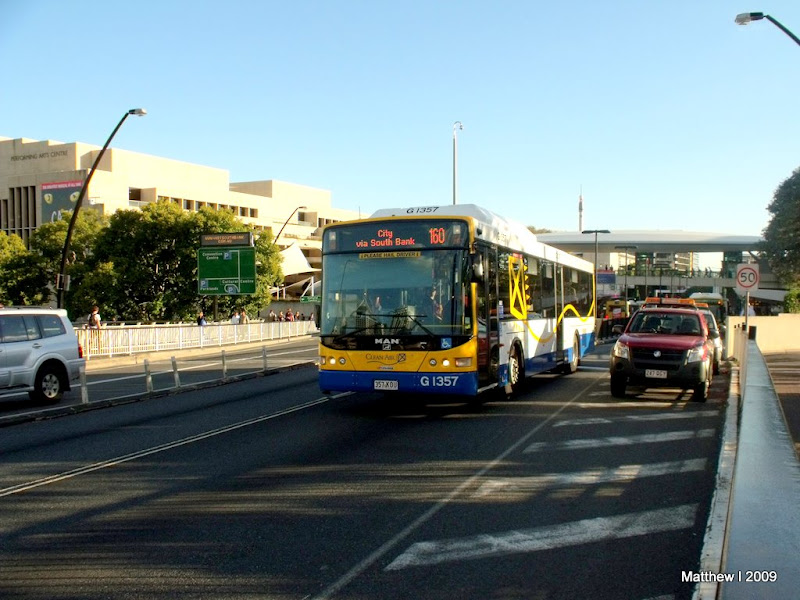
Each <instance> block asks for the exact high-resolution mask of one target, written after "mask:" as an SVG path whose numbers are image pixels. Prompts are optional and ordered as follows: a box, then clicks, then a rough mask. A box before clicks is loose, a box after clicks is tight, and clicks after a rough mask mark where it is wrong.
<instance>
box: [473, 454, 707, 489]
mask: <svg viewBox="0 0 800 600" xmlns="http://www.w3.org/2000/svg"><path fill="white" fill-rule="evenodd" d="M705 468H706V459H705V458H693V459H689V460H677V461H668V462H660V463H651V464H643V465H619V466H618V467H610V468H605V469H604V468H597V469H589V470H587V471H577V472H575V473H547V474H545V475H535V476H532V477H501V478H498V479H490V480H488V481H486V482H485V483H483V484H482V485H481V487H480V488H479V489H478V490H477V491H476V492H475V493H474V494H473V497H484V496H488V495H490V494H495V493H501V492H505V491H508V492H532V491H537V490H542V489H544V488H548V487H556V486H570V485H596V484H599V483H619V482H629V481H633V480H634V479H639V478H640V477H660V476H662V475H672V474H676V473H692V472H696V471H702V470H704V469H705Z"/></svg>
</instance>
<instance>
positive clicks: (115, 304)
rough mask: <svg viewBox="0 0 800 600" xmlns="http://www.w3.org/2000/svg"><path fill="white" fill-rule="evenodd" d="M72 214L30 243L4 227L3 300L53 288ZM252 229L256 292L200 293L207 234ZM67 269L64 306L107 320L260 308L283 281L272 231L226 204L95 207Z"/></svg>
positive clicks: (82, 217) (31, 297)
mask: <svg viewBox="0 0 800 600" xmlns="http://www.w3.org/2000/svg"><path fill="white" fill-rule="evenodd" d="M68 224H69V215H67V217H66V218H65V219H64V220H61V221H56V222H53V223H45V224H43V225H41V226H40V227H39V228H38V229H37V230H36V231H35V232H33V234H32V235H31V238H30V249H29V250H26V248H25V244H24V242H23V241H22V239H21V238H19V236H16V235H11V236H8V235H6V234H5V233H3V232H0V302H3V303H6V304H45V303H47V302H48V301H50V300H51V297H52V296H53V294H54V289H53V288H54V285H53V284H54V282H55V280H56V275H57V274H58V273H59V271H60V268H61V256H62V252H63V248H64V240H65V239H66V233H67V227H68ZM233 231H252V232H253V234H254V237H255V239H256V244H255V246H256V261H257V264H256V293H255V294H254V295H252V296H249V295H248V296H219V297H214V298H211V297H205V296H199V295H198V286H197V250H198V248H199V246H200V236H201V234H203V233H223V232H233ZM66 272H67V274H68V275H69V276H70V278H71V282H70V290H69V291H68V292H67V295H66V308H67V310H68V312H69V314H70V315H71V316H72V317H73V318H79V317H82V316H83V315H86V314H88V313H89V310H90V308H91V306H92V305H93V304H97V305H98V306H99V307H100V312H101V314H102V315H103V318H104V319H106V320H110V319H114V318H116V319H118V320H125V321H132V320H136V321H164V320H169V321H175V320H193V319H194V317H195V315H196V314H197V311H198V310H203V311H207V312H210V311H208V308H209V306H210V305H211V304H212V303H213V305H214V306H215V307H216V308H217V311H218V312H219V313H220V314H221V315H225V318H227V315H228V314H230V313H232V312H233V310H234V309H235V308H236V309H239V310H242V309H244V310H246V311H247V313H248V314H250V315H255V314H257V313H258V312H259V311H260V310H261V309H262V308H264V307H265V306H267V305H268V304H269V303H270V300H271V297H270V293H269V290H270V288H271V287H272V286H275V285H277V284H279V283H281V282H282V281H283V274H282V273H281V258H280V254H279V252H278V249H277V248H276V247H275V245H274V244H273V239H272V235H270V234H268V233H261V232H257V231H255V230H254V229H253V228H252V227H248V226H246V225H244V224H243V223H242V222H241V221H240V220H239V219H238V218H236V216H235V215H234V214H233V213H232V212H229V211H215V210H212V209H210V208H207V207H206V208H203V209H201V210H200V211H199V212H184V211H183V210H182V209H181V208H180V206H178V205H177V204H174V203H170V202H158V203H154V204H147V205H145V206H144V207H143V208H142V210H141V211H138V210H124V211H118V212H116V213H114V214H113V215H112V216H111V217H110V218H105V217H103V216H102V215H101V214H100V213H98V212H97V211H94V210H84V211H81V212H80V213H79V215H78V220H77V222H76V225H75V229H74V231H73V236H72V240H71V243H70V252H69V255H68V261H67V266H66Z"/></svg>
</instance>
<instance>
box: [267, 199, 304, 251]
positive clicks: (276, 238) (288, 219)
mask: <svg viewBox="0 0 800 600" xmlns="http://www.w3.org/2000/svg"><path fill="white" fill-rule="evenodd" d="M307 208H308V207H307V206H298V207H297V208H295V209H294V210H293V211H292V214H290V215H289V216H288V217H287V218H286V220H285V221H284V222H283V225H282V226H281V228H280V231H278V235H276V236H275V239H274V240H272V244H273V245H276V244H277V243H278V238H279V237H281V234H282V233H283V230H284V229H285V228H286V226H287V225H288V224H289V221H290V220H291V218H292V217H293V216H294V213H296V212H297V211H298V210H306V209H307Z"/></svg>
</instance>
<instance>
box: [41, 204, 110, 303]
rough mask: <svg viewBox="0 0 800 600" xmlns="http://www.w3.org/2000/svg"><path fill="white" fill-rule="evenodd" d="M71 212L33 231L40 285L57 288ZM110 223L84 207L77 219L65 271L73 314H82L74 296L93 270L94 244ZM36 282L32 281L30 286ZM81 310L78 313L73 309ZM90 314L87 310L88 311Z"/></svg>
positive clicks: (67, 301)
mask: <svg viewBox="0 0 800 600" xmlns="http://www.w3.org/2000/svg"><path fill="white" fill-rule="evenodd" d="M71 215H72V213H71V212H67V213H65V214H64V217H63V218H62V219H61V220H60V221H54V222H52V223H43V224H42V225H40V226H39V227H38V228H37V229H36V231H34V232H33V233H32V234H31V238H30V251H31V253H33V254H35V255H37V257H38V262H39V270H38V271H37V275H38V276H39V277H41V278H42V281H41V282H39V285H43V286H51V287H53V288H54V287H55V282H56V275H58V274H59V273H60V270H61V256H62V254H63V252H64V240H66V238H67V228H68V227H69V220H70V217H71ZM107 225H108V219H106V218H105V217H104V216H103V215H101V214H100V213H99V212H98V211H96V210H91V209H88V210H82V211H81V212H80V213H79V214H78V220H77V221H76V222H75V229H74V230H73V232H72V239H71V240H70V246H69V254H68V255H67V266H66V273H67V275H68V276H69V278H70V289H69V291H67V294H66V307H67V309H68V311H69V313H70V316H72V317H73V318H75V316H76V315H80V316H82V315H83V313H84V307H76V306H75V304H76V302H75V300H74V296H75V295H76V293H78V294H79V293H80V292H79V290H80V289H81V287H82V283H83V278H84V277H85V275H86V273H87V271H89V270H90V266H89V264H90V262H91V257H92V254H93V248H94V244H95V242H96V240H97V237H98V235H99V234H100V232H101V231H102V230H103V229H104V228H105V227H106V226H107ZM33 283H34V281H33V280H31V285H32V284H33ZM76 308H77V309H78V310H77V312H76V311H75V310H73V309H76ZM85 312H86V313H87V314H88V309H87V310H86V311H85Z"/></svg>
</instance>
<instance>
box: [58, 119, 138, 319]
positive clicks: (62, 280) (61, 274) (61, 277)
mask: <svg viewBox="0 0 800 600" xmlns="http://www.w3.org/2000/svg"><path fill="white" fill-rule="evenodd" d="M146 114H147V111H146V110H145V109H143V108H132V109H130V110H129V111H128V112H126V113H125V114H124V115H122V118H121V119H120V120H119V123H117V126H116V127H115V128H114V131H112V132H111V135H110V136H108V139H107V140H106V143H105V144H104V145H103V147H102V148H101V150H100V153H99V154H98V155H97V158H95V159H94V164H92V168H91V169H89V174H88V175H87V176H86V179H84V180H83V185H82V186H81V191H80V193H79V194H78V200H77V201H76V202H75V208H74V209H73V211H72V217H70V220H69V226H68V227H67V237H66V239H65V240H64V249H63V251H62V252H61V268H60V269H59V271H58V277H57V278H56V292H57V295H56V298H57V306H58V308H64V296H65V294H66V291H67V287H68V286H67V281H66V279H67V256H68V255H69V246H70V242H71V241H72V232H73V230H74V229H75V223H77V221H78V211H79V210H80V208H81V204H82V203H83V198H84V197H85V196H86V191H87V190H88V189H89V182H90V181H91V180H92V176H93V175H94V172H95V170H96V169H97V165H99V164H100V161H101V160H102V158H103V154H105V153H106V150H107V149H108V146H109V144H111V140H112V139H114V136H115V135H116V134H117V131H119V128H120V127H122V124H123V123H124V122H125V119H127V118H128V117H129V116H130V115H136V116H137V117H143V116H144V115H146Z"/></svg>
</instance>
